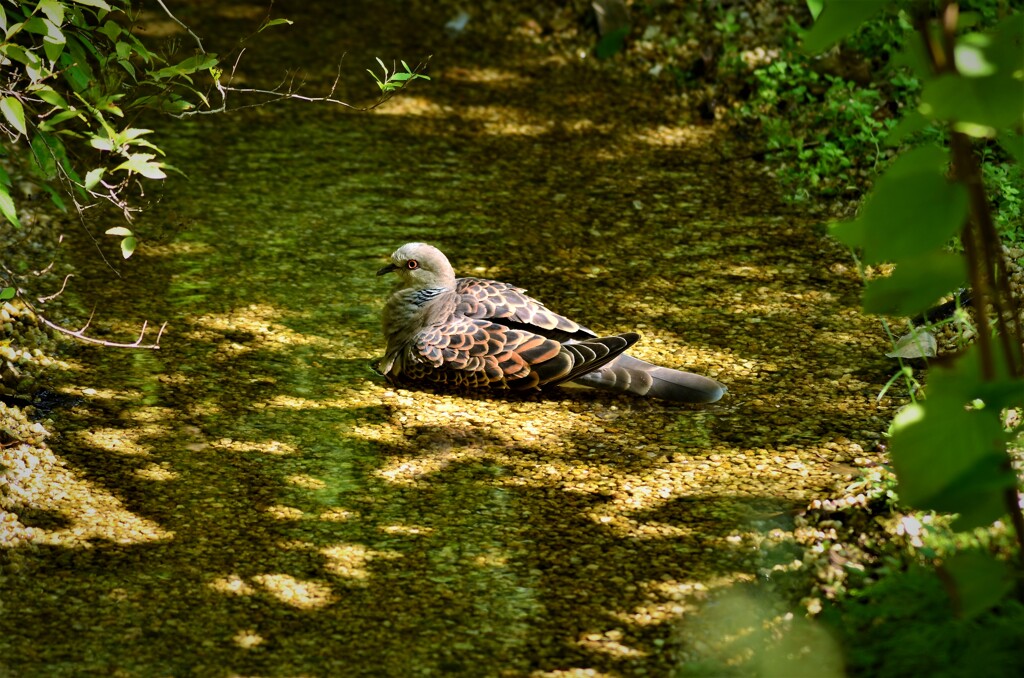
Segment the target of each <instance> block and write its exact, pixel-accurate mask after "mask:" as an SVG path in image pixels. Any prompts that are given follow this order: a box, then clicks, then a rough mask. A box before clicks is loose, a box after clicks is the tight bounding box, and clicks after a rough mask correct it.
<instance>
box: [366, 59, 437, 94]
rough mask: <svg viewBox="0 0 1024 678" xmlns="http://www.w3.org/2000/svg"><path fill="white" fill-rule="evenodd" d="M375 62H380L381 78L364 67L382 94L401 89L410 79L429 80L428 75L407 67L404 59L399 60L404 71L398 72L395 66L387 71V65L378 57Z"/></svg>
mask: <svg viewBox="0 0 1024 678" xmlns="http://www.w3.org/2000/svg"><path fill="white" fill-rule="evenodd" d="M377 63H378V64H380V68H381V70H382V71H384V77H383V78H380V77H379V76H378V75H377V74H376V73H374V72H373V71H371V70H370V69H366V72H367V73H369V74H370V75H371V76H373V79H374V81H376V83H377V87H379V88H380V91H381V93H382V94H387V93H389V92H395V91H397V90H399V89H401V88H402V87H405V85H406V83H408V82H409V81H411V80H416V79H423V80H430V78H429V77H428V76H426V75H423V74H422V73H417V72H416V71H414V70H413V69H411V68H409V64H407V63H405V62H404V61H403V62H401V63H402V68H404V69H405V71H404V72H400V71H399V70H398V69H397V68H395V67H392V68H391V70H390V71H388V67H387V66H385V65H384V62H383V61H381V59H380V57H378V58H377Z"/></svg>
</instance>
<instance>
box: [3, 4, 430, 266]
mask: <svg viewBox="0 0 1024 678" xmlns="http://www.w3.org/2000/svg"><path fill="white" fill-rule="evenodd" d="M161 6H163V5H162V3H161ZM165 10H166V7H165ZM168 17H169V18H171V19H173V20H174V21H175V22H177V23H178V24H179V25H181V27H182V29H183V30H184V31H185V32H187V34H188V35H189V36H190V37H191V38H193V39H194V40H195V43H196V49H195V50H194V51H193V52H192V53H191V54H188V55H187V56H185V57H184V58H181V59H176V58H172V57H170V56H167V55H163V54H160V53H158V52H157V51H154V50H152V49H150V48H149V47H147V46H146V45H145V44H143V42H142V41H140V40H139V38H138V37H136V35H135V34H134V33H133V26H134V22H135V20H136V19H137V16H136V15H135V14H134V13H133V10H132V7H131V4H130V3H129V2H128V0H18V1H17V2H11V3H5V4H3V5H0V30H2V31H3V34H4V35H3V39H2V41H0V59H2V60H3V63H4V67H5V68H4V71H3V73H4V75H3V79H2V81H0V133H2V134H3V135H4V136H5V137H6V143H5V144H4V145H3V146H2V148H0V214H2V215H3V217H4V219H5V220H6V222H8V223H9V224H11V225H13V226H14V227H19V226H20V221H19V216H18V209H17V204H16V200H15V191H14V190H13V189H14V186H15V182H14V181H13V180H12V176H13V177H17V178H18V180H19V181H21V182H24V181H28V182H30V183H31V184H32V185H34V186H36V187H38V188H41V189H42V190H43V191H45V192H46V193H47V194H48V195H49V196H50V199H51V200H52V201H53V203H54V204H55V205H56V206H57V207H58V208H59V209H61V210H62V211H63V210H67V209H68V200H70V201H71V203H72V204H73V206H74V207H75V208H76V209H77V210H78V211H82V210H84V209H86V208H88V207H90V206H93V205H95V204H98V203H99V202H102V201H107V202H109V203H112V204H114V205H116V206H117V207H118V208H119V209H120V210H121V211H122V212H123V214H124V216H125V217H126V219H129V220H130V218H131V215H132V213H133V212H134V211H135V210H136V209H137V208H135V207H134V206H133V198H134V197H135V196H136V195H137V194H138V192H139V191H141V189H142V186H143V180H162V179H164V178H166V176H167V172H168V171H171V170H173V169H174V168H173V167H172V166H171V165H170V164H168V163H167V162H166V160H165V159H164V157H163V156H164V152H163V150H161V149H160V148H159V147H158V146H157V145H155V144H154V143H153V142H152V141H151V140H150V135H151V134H152V133H153V130H150V129H144V128H141V127H137V126H135V125H134V124H133V123H132V121H133V120H135V119H136V118H137V116H138V115H139V114H140V113H141V112H143V111H151V110H156V111H160V112H164V113H168V114H170V115H174V116H178V117H182V116H185V115H190V114H195V113H200V112H203V113H209V112H218V111H222V110H225V97H226V94H227V93H228V92H230V91H242V90H232V88H231V87H229V86H227V85H225V84H224V83H223V82H222V76H224V71H223V69H222V66H221V58H220V57H219V56H218V55H217V54H213V53H209V52H207V51H206V50H205V49H204V48H203V46H202V42H201V41H200V40H199V38H198V36H196V35H195V34H194V33H192V32H191V30H189V29H188V28H187V27H186V26H185V25H184V24H181V22H179V21H178V20H177V19H176V18H174V17H173V15H171V14H170V13H169V12H168ZM287 23H290V22H289V21H288V20H286V19H270V18H269V17H268V19H267V20H265V21H264V22H263V23H262V25H261V26H260V28H259V30H260V31H262V30H264V29H266V28H269V27H271V26H276V25H280V24H287ZM378 61H379V60H378ZM402 63H403V66H404V67H405V72H397V71H396V70H392V71H391V72H389V71H388V69H387V68H384V77H383V79H382V78H379V77H377V76H376V75H374V78H375V79H376V81H377V83H378V85H379V86H380V89H381V93H382V94H381V99H380V100H378V102H377V104H374V106H376V105H378V104H379V103H382V102H383V101H384V100H386V98H388V97H389V96H391V95H393V94H394V93H395V92H396V91H397V90H399V89H401V88H402V87H404V86H405V85H406V84H408V83H409V82H411V81H412V80H415V79H419V78H424V79H426V77H427V76H425V75H422V74H420V73H419V72H418V70H419V69H416V70H413V69H410V68H409V67H408V65H406V64H405V62H402ZM381 66H382V67H383V66H384V64H383V62H381ZM245 91H247V92H256V93H259V94H264V95H266V96H267V97H268V98H269V99H271V100H273V99H279V98H302V99H304V100H315V101H331V102H332V103H338V104H342V105H348V104H344V102H340V101H336V100H333V99H330V98H329V97H321V98H317V99H312V98H308V97H298V96H297V95H295V93H294V92H293V91H287V92H279V91H262V92H261V91H259V90H245ZM211 96H217V97H219V101H217V100H213V101H212V100H211ZM371 108H372V106H371ZM107 233H108V234H110V235H114V236H117V237H120V238H121V250H122V253H123V255H124V257H125V258H127V257H129V256H131V254H132V252H133V251H134V248H135V244H136V238H135V234H134V233H132V231H131V230H130V229H129V228H127V227H126V226H119V227H116V228H113V229H110V230H108V231H107Z"/></svg>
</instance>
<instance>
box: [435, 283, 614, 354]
mask: <svg viewBox="0 0 1024 678" xmlns="http://www.w3.org/2000/svg"><path fill="white" fill-rule="evenodd" d="M455 292H456V294H458V306H457V308H456V313H459V314H462V315H464V316H466V317H469V318H480V319H483V320H490V321H492V322H496V323H500V324H502V325H505V326H507V327H510V328H513V329H525V330H528V331H531V332H536V333H537V334H541V335H543V336H545V337H549V338H551V339H556V340H558V341H566V340H568V339H577V340H582V339H587V338H590V337H594V336H595V335H594V333H593V332H591V331H590V330H588V329H587V328H585V327H581V326H580V325H579V324H577V323H575V322H573V321H572V320H569V319H568V318H566V317H565V316H563V315H559V314H557V313H555V312H553V311H551V310H550V309H548V308H547V307H546V306H544V304H542V303H540V302H539V301H537V300H536V299H534V298H532V297H530V296H527V294H526V291H525V290H522V289H520V288H518V287H514V286H512V285H509V284H508V283H503V282H498V281H496V280H484V279H483V278H459V279H458V280H456V281H455Z"/></svg>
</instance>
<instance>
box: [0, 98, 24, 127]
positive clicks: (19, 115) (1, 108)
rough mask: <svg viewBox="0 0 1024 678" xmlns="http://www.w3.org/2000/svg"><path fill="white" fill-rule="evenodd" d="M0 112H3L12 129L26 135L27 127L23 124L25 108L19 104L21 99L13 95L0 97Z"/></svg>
mask: <svg viewBox="0 0 1024 678" xmlns="http://www.w3.org/2000/svg"><path fill="white" fill-rule="evenodd" d="M0 113H3V115H4V118H6V119H7V122H9V123H11V125H12V126H13V127H14V129H16V130H18V132H20V133H21V134H23V135H25V136H28V127H26V126H25V108H24V107H23V106H22V105H21V101H19V100H18V99H17V98H15V97H4V98H3V99H0Z"/></svg>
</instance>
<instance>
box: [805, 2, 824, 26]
mask: <svg viewBox="0 0 1024 678" xmlns="http://www.w3.org/2000/svg"><path fill="white" fill-rule="evenodd" d="M824 8H825V2H824V0H807V9H808V10H810V12H811V18H812V19H814V20H815V21H817V19H818V16H819V15H820V14H821V10H823V9H824Z"/></svg>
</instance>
